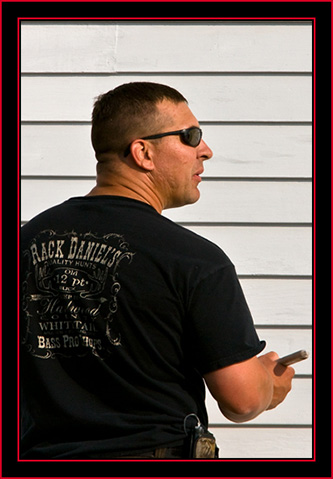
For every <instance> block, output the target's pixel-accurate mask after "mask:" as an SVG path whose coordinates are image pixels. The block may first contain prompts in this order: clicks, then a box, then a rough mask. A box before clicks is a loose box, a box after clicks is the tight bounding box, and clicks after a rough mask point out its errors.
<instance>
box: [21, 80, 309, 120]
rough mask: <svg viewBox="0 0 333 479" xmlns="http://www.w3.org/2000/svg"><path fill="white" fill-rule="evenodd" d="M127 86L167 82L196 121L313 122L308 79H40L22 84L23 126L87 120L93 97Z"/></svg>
mask: <svg viewBox="0 0 333 479" xmlns="http://www.w3.org/2000/svg"><path fill="white" fill-rule="evenodd" d="M131 81H153V82H159V83H165V84H168V85H171V86H173V87H174V88H176V89H178V90H179V91H180V92H182V93H183V95H184V96H185V97H186V98H187V100H188V101H189V106H190V108H191V109H192V111H193V113H194V114H195V115H196V117H197V118H198V119H199V121H237V122H239V121H273V122H274V121H275V122H276V121H282V122H286V121H291V122H308V121H311V120H312V104H311V102H312V78H311V76H310V75H300V76H295V75H250V76H247V75H232V74H230V75H221V74H216V75H211V76H207V75H204V74H198V75H174V74H170V75H158V74H156V75H154V74H148V75H140V74H133V75H122V74H119V75H98V76H96V75H95V76H94V75H87V76H71V75H65V76H63V75H61V76H53V75H51V76H50V75H45V76H44V75H43V76H38V77H36V76H23V77H22V79H21V92H22V94H21V112H22V116H21V119H22V120H23V121H89V120H90V118H91V109H92V106H93V101H94V98H96V97H97V96H98V95H99V94H101V93H104V92H106V91H108V90H111V89H113V88H114V87H116V86H118V85H120V84H122V83H127V82H131Z"/></svg>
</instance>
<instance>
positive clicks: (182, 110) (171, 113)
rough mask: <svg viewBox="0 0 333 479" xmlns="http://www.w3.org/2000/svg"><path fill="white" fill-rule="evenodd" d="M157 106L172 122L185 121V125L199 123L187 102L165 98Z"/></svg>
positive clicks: (165, 117)
mask: <svg viewBox="0 0 333 479" xmlns="http://www.w3.org/2000/svg"><path fill="white" fill-rule="evenodd" d="M156 106H157V110H158V112H159V113H160V115H161V116H163V119H164V120H165V121H166V122H168V123H170V124H171V123H175V124H176V123H179V122H181V123H185V124H186V125H185V126H196V125H198V120H197V119H196V117H195V116H194V115H193V113H192V111H191V110H190V108H189V107H188V105H187V103H185V102H179V103H175V102H173V101H170V100H163V101H161V102H159V103H158V104H157V105H156Z"/></svg>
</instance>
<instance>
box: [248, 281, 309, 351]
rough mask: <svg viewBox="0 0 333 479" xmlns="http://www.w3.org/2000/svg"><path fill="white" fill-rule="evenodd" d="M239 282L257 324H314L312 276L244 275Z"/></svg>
mask: <svg viewBox="0 0 333 479" xmlns="http://www.w3.org/2000/svg"><path fill="white" fill-rule="evenodd" d="M240 282H241V285H242V289H243V291H244V294H245V297H246V300H247V303H248V305H249V308H250V310H251V313H252V316H253V320H254V323H255V324H256V325H257V326H265V325H266V326H267V325H276V326H280V327H282V326H289V327H290V326H292V325H298V326H300V325H305V326H310V325H311V324H312V281H311V280H310V279H306V280H305V279H267V278H265V279H258V278H257V279H248V278H241V280H240ZM260 334H261V331H260ZM300 349H303V346H302V348H300Z"/></svg>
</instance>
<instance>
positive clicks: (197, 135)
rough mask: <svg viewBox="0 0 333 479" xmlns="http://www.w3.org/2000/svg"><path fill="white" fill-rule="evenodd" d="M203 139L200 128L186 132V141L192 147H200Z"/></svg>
mask: <svg viewBox="0 0 333 479" xmlns="http://www.w3.org/2000/svg"><path fill="white" fill-rule="evenodd" d="M201 137H202V132H201V130H200V128H189V129H188V130H185V131H184V141H185V143H187V144H188V145H190V146H193V147H196V146H198V145H199V143H200V141H201Z"/></svg>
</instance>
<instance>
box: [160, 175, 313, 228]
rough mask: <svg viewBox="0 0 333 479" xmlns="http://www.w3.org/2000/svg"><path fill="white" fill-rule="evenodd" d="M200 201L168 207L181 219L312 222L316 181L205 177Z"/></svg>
mask: <svg viewBox="0 0 333 479" xmlns="http://www.w3.org/2000/svg"><path fill="white" fill-rule="evenodd" d="M199 189H200V192H201V198H200V201H198V202H197V203H195V204H193V205H187V206H184V207H182V208H174V209H170V210H166V211H165V212H164V215H165V216H167V217H168V218H170V219H172V220H173V221H178V222H226V223H229V222H231V223H232V222H236V223H238V222H239V223H242V222H247V223H251V222H253V223H258V222H259V223H260V222H262V223H294V222H300V223H307V222H308V223H311V221H312V184H311V183H303V182H297V183H295V182H288V181H284V182H275V181H272V182H265V181H263V182H260V181H259V182H258V181H252V182H251V181H223V180H221V181H203V182H202V183H201V184H200V187H199Z"/></svg>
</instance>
